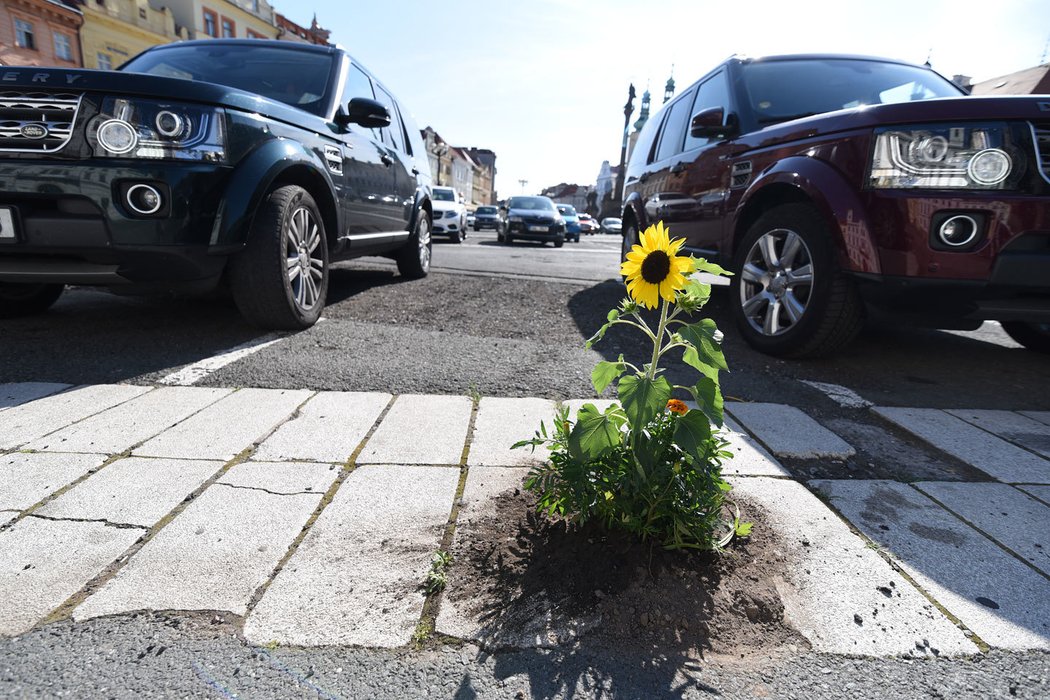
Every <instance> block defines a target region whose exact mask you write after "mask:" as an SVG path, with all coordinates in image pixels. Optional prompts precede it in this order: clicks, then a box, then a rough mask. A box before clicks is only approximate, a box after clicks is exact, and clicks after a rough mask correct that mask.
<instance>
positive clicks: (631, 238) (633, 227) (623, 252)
mask: <svg viewBox="0 0 1050 700" xmlns="http://www.w3.org/2000/svg"><path fill="white" fill-rule="evenodd" d="M637 244H638V225H637V224H635V223H634V221H632V222H631V223H629V224H626V225H624V227H623V240H622V241H621V242H620V262H621V263H625V262H627V254H628V253H630V252H631V248H633V247H634V246H635V245H637Z"/></svg>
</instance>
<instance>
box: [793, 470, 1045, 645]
mask: <svg viewBox="0 0 1050 700" xmlns="http://www.w3.org/2000/svg"><path fill="white" fill-rule="evenodd" d="M810 485H811V486H813V487H814V488H816V489H818V490H819V491H821V492H823V493H825V494H827V495H828V496H829V497H830V498H831V502H832V505H834V506H835V508H837V509H838V510H839V511H840V512H841V513H843V515H845V516H846V517H847V518H848V519H849V520H850V522H852V523H853V524H854V525H855V526H856V527H857V528H859V529H860V530H861V531H862V532H863V533H864V534H865V535H867V536H868V537H869V538H871V539H872V540H873V541H874V542H876V543H878V544H879V546H880V547H882V548H883V549H884V551H885V552H886V553H887V554H888V555H889V556H891V557H892V558H893V559H894V560H896V561H897V562H898V564H899V565H900V566H901V568H903V569H904V570H905V571H906V572H907V573H908V575H910V576H911V577H912V578H913V579H915V581H916V582H917V583H918V585H919V586H921V587H922V588H923V589H925V590H926V591H928V592H929V593H930V595H932V596H933V598H934V599H935V600H937V601H938V602H939V603H940V604H941V605H943V606H944V607H945V608H946V609H947V610H948V611H949V612H950V613H952V614H953V615H955V616H956V617H957V618H959V619H960V620H961V621H962V623H963V624H964V625H966V626H967V627H968V628H969V629H971V630H973V631H974V633H976V634H977V635H978V636H979V637H980V638H981V639H983V640H984V641H985V642H987V643H988V644H990V645H992V646H995V647H1002V648H1005V649H1010V650H1023V649H1050V580H1047V579H1046V578H1044V577H1043V576H1041V575H1040V574H1038V573H1036V572H1035V571H1033V570H1032V569H1030V568H1029V567H1027V566H1025V565H1024V564H1023V563H1021V562H1020V561H1018V560H1017V559H1015V558H1014V557H1013V556H1011V555H1010V554H1008V553H1007V552H1005V551H1004V550H1003V549H1002V548H1000V547H999V546H998V545H996V544H995V543H994V542H992V541H991V540H989V539H988V538H987V537H985V536H984V535H982V534H980V533H979V532H977V531H976V530H974V529H973V528H971V527H970V526H968V525H966V524H965V523H964V522H962V521H961V520H959V519H958V518H957V517H955V516H954V515H952V514H951V513H949V512H948V511H946V510H944V509H943V508H941V507H940V506H939V505H937V504H936V503H934V502H933V501H931V500H930V499H929V498H927V497H926V496H924V495H923V494H922V493H920V492H918V491H917V490H915V489H914V488H912V487H910V486H908V485H906V484H901V483H898V482H895V481H813V482H810Z"/></svg>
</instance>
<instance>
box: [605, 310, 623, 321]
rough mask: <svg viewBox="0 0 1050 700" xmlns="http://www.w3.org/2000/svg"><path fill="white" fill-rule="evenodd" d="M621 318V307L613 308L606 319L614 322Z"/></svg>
mask: <svg viewBox="0 0 1050 700" xmlns="http://www.w3.org/2000/svg"><path fill="white" fill-rule="evenodd" d="M619 318H620V310H619V309H612V310H611V311H610V312H609V315H608V316H606V317H605V320H606V321H608V322H609V323H612V322H614V321H616V320H617V319H619Z"/></svg>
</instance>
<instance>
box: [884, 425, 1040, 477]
mask: <svg viewBox="0 0 1050 700" xmlns="http://www.w3.org/2000/svg"><path fill="white" fill-rule="evenodd" d="M872 410H873V411H875V413H878V414H879V415H880V416H882V417H883V418H885V419H886V420H888V421H890V422H891V423H894V424H896V425H899V426H900V427H902V428H904V429H905V430H907V431H908V432H910V433H912V434H913V435H916V436H918V437H920V438H922V439H923V440H925V441H926V442H928V443H930V444H931V445H933V446H934V447H936V448H938V449H940V450H943V451H944V452H947V453H948V454H950V455H952V456H953V457H957V458H959V459H961V460H962V461H964V462H966V463H967V464H969V465H971V466H973V467H976V468H977V469H980V470H981V471H983V472H985V473H986V474H989V475H990V476H993V477H995V478H996V479H999V480H1000V481H1006V482H1009V483H1033V484H1047V483H1050V462H1048V461H1047V460H1045V459H1043V458H1042V457H1039V456H1037V455H1034V454H1032V453H1031V452H1028V451H1027V450H1023V449H1021V448H1020V447H1017V446H1016V445H1012V444H1010V443H1009V442H1006V441H1005V440H1003V439H1001V438H998V437H996V436H994V435H991V434H989V433H987V432H985V431H984V430H981V429H980V428H977V427H975V426H973V425H970V424H969V423H967V422H966V421H964V420H962V419H961V418H956V417H955V416H953V415H949V414H948V413H945V412H944V411H942V410H940V409H936V408H874V409H872Z"/></svg>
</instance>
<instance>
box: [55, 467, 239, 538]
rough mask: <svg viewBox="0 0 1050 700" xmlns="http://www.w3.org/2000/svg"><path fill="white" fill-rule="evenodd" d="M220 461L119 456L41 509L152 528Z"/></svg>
mask: <svg viewBox="0 0 1050 700" xmlns="http://www.w3.org/2000/svg"><path fill="white" fill-rule="evenodd" d="M222 465H223V463H222V462H219V461H202V460H188V459H153V458H142V457H128V458H126V459H119V460H117V461H115V462H113V463H112V464H109V465H107V466H106V468H105V469H102V470H100V471H98V472H96V473H95V474H92V475H91V476H89V477H88V478H87V479H85V480H84V481H83V482H81V483H79V484H77V485H76V486H74V487H73V488H71V489H70V490H69V491H66V492H65V493H64V494H62V495H61V496H59V497H58V498H56V499H55V500H53V501H51V502H50V503H48V504H47V505H45V506H44V507H43V508H41V509H40V511H39V513H40V515H46V516H48V517H51V518H70V519H77V520H106V521H108V522H111V523H123V524H129V525H141V526H143V527H152V526H153V525H154V524H155V523H156V522H158V521H159V520H160V519H161V518H163V517H164V516H165V515H167V514H168V513H169V512H171V510H172V509H173V508H175V506H177V505H178V504H179V503H181V502H182V501H183V500H185V498H186V497H187V496H189V495H190V494H191V493H193V492H194V491H195V490H196V489H197V488H198V487H199V486H200V485H201V484H203V483H204V482H205V481H207V480H208V478H209V477H211V475H213V474H215V473H216V472H217V471H219V469H221V468H222Z"/></svg>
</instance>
